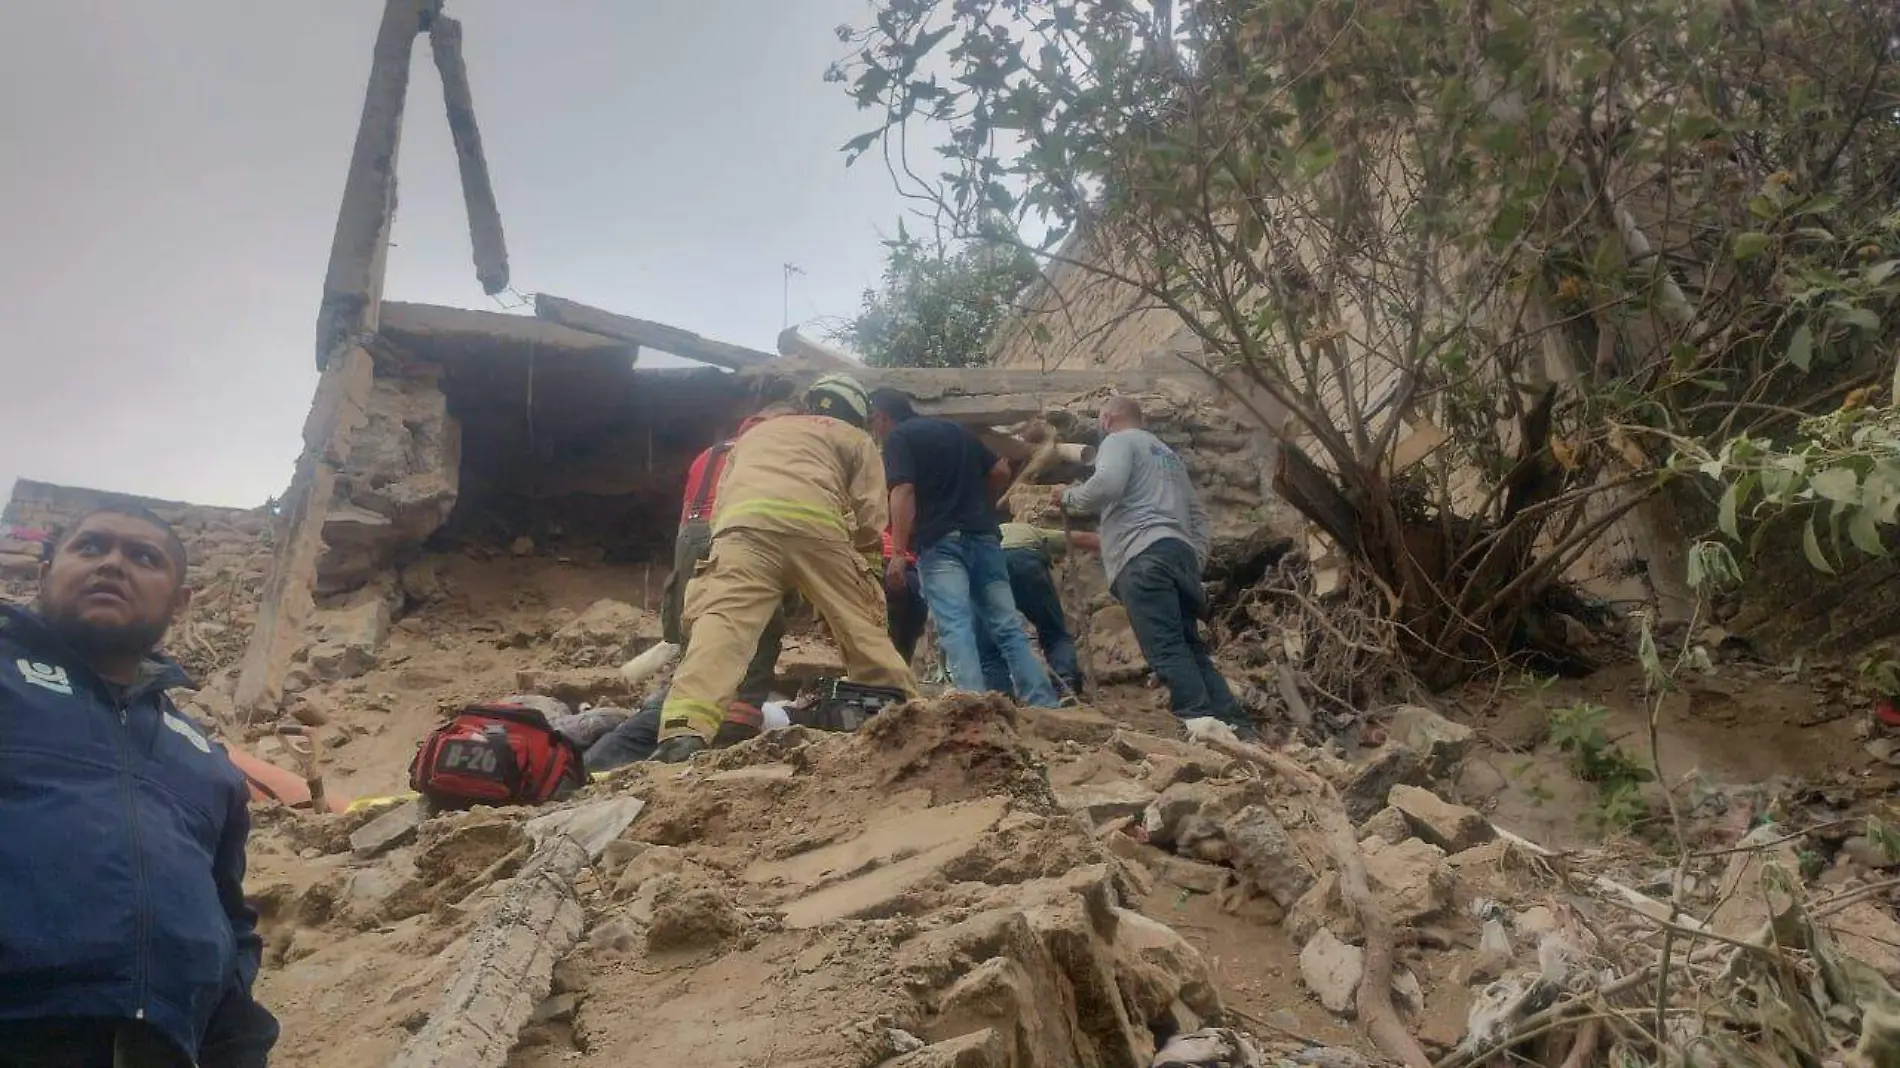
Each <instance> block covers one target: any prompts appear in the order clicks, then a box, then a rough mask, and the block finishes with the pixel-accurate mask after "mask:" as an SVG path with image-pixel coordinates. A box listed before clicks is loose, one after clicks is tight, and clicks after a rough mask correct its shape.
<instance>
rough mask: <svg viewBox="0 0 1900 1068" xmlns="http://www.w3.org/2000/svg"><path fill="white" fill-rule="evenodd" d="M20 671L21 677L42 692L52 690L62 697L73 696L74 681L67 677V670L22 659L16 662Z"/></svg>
mask: <svg viewBox="0 0 1900 1068" xmlns="http://www.w3.org/2000/svg"><path fill="white" fill-rule="evenodd" d="M14 666H15V667H18V668H19V669H20V677H21V678H22V679H25V680H26V681H27V682H30V683H32V684H33V685H35V686H38V687H39V688H40V689H42V690H51V691H53V692H54V693H56V694H59V695H60V696H62V697H71V696H72V695H73V680H71V679H69V678H67V677H66V669H65V668H63V667H57V666H55V665H53V664H36V663H34V662H33V661H31V660H28V659H26V658H25V657H21V658H20V659H19V660H17V661H15V662H14Z"/></svg>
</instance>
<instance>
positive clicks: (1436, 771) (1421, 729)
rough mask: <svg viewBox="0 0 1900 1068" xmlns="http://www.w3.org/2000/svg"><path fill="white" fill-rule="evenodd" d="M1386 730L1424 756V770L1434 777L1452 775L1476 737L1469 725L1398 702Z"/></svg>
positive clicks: (1418, 706)
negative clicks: (1398, 704)
mask: <svg viewBox="0 0 1900 1068" xmlns="http://www.w3.org/2000/svg"><path fill="white" fill-rule="evenodd" d="M1387 730H1388V734H1389V735H1390V736H1391V738H1392V739H1393V740H1394V741H1396V742H1398V743H1399V744H1400V745H1403V746H1405V747H1406V748H1408V749H1410V750H1412V751H1413V752H1415V753H1418V754H1420V755H1421V756H1423V757H1424V758H1425V770H1426V771H1428V772H1430V773H1431V775H1432V777H1434V778H1447V777H1449V776H1451V774H1452V773H1453V772H1455V771H1456V770H1457V769H1458V765H1459V764H1460V763H1461V762H1462V761H1463V760H1464V759H1465V755H1466V754H1467V753H1469V752H1471V747H1472V745H1473V743H1474V741H1475V739H1476V735H1475V734H1474V733H1473V731H1472V730H1471V728H1470V727H1467V726H1465V725H1464V724H1462V723H1453V722H1452V721H1451V720H1448V719H1446V718H1445V717H1443V716H1441V715H1439V714H1438V713H1436V712H1434V711H1432V710H1431V709H1429V708H1426V707H1424V706H1423V705H1400V706H1399V707H1398V709H1397V710H1396V711H1394V712H1393V713H1392V716H1391V718H1390V719H1389V721H1388V726H1387Z"/></svg>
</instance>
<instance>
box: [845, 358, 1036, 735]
mask: <svg viewBox="0 0 1900 1068" xmlns="http://www.w3.org/2000/svg"><path fill="white" fill-rule="evenodd" d="M871 434H872V436H873V437H875V438H877V439H878V441H879V442H880V443H882V445H883V446H884V480H885V482H886V483H888V484H889V486H890V495H891V556H890V560H889V562H888V563H887V564H886V565H885V583H886V585H887V586H888V587H889V588H890V589H892V590H897V589H901V588H902V583H903V582H904V566H905V565H904V554H905V553H906V552H907V551H913V552H915V553H916V554H917V571H918V574H919V577H921V578H922V580H923V594H924V603H925V604H927V605H929V606H930V614H931V615H932V616H934V617H936V620H937V640H938V642H939V643H940V644H941V645H942V646H943V656H944V660H945V661H946V662H947V663H948V665H949V667H950V680H951V682H953V683H954V684H955V685H956V687H957V689H959V690H967V691H971V692H981V691H983V690H985V689H987V688H988V687H987V686H986V685H985V683H984V679H983V662H982V658H981V656H980V655H979V653H978V651H977V638H976V635H977V631H978V629H979V628H981V629H982V631H983V633H985V634H987V635H988V636H989V638H990V640H991V641H992V642H994V643H995V644H996V648H997V650H998V651H1000V652H1001V653H1002V655H1003V662H1004V664H1006V665H1007V666H1008V668H1009V674H1010V678H1011V681H1012V682H1013V683H1014V686H1013V689H1014V691H1015V694H1016V699H1017V700H1019V701H1021V702H1022V703H1023V704H1026V705H1033V706H1040V707H1044V708H1050V707H1054V706H1055V705H1056V703H1057V697H1056V691H1055V687H1054V686H1052V685H1050V682H1049V676H1048V673H1047V672H1045V671H1044V670H1043V667H1042V663H1041V661H1039V660H1038V659H1037V658H1036V653H1035V650H1033V649H1031V648H1030V647H1029V636H1028V635H1027V634H1025V633H1024V632H1023V628H1022V625H1021V623H1019V622H1018V620H1017V612H1016V599H1015V597H1014V596H1013V595H1012V594H1011V593H1010V587H1009V567H1008V565H1007V564H1006V563H1005V562H1004V559H1003V545H1002V540H1001V534H1000V533H999V531H998V527H997V523H996V499H997V498H998V497H1000V496H1001V495H1002V493H1003V490H1005V489H1006V488H1008V486H1009V467H1008V466H1007V465H1006V464H1005V463H1004V462H1003V461H1002V460H1001V459H999V458H998V457H997V456H996V454H995V453H993V452H991V451H990V450H989V449H988V448H987V447H985V446H984V444H983V443H982V442H981V441H978V440H977V437H976V435H975V434H972V433H970V432H969V431H968V430H965V429H964V428H962V427H960V426H958V425H957V424H955V423H951V422H948V421H946V420H942V419H925V418H923V417H921V416H919V415H918V414H917V412H916V411H915V409H913V408H912V407H911V401H910V398H909V397H908V396H906V395H904V394H903V393H901V392H899V391H897V390H894V389H880V390H877V391H875V392H873V393H872V394H871Z"/></svg>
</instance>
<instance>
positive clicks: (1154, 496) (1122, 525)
mask: <svg viewBox="0 0 1900 1068" xmlns="http://www.w3.org/2000/svg"><path fill="white" fill-rule="evenodd" d="M1099 418H1100V425H1101V433H1102V444H1101V446H1100V448H1098V449H1097V450H1096V453H1095V473H1094V474H1093V475H1092V476H1090V477H1089V479H1088V481H1086V482H1084V483H1082V484H1081V485H1079V486H1074V487H1071V488H1069V489H1066V490H1059V491H1058V492H1057V496H1056V500H1057V502H1058V503H1059V504H1060V506H1061V507H1062V509H1063V510H1064V511H1065V512H1067V513H1068V514H1070V515H1100V516H1101V523H1100V524H1099V529H1100V537H1101V552H1102V566H1103V567H1104V569H1106V570H1107V572H1108V583H1109V589H1110V590H1111V591H1112V592H1113V593H1114V595H1115V599H1116V600H1118V601H1120V602H1121V603H1122V605H1123V606H1124V607H1125V608H1127V609H1128V623H1129V626H1130V628H1132V629H1133V630H1134V632H1135V641H1136V643H1137V644H1138V645H1140V647H1141V655H1142V657H1143V658H1144V659H1146V660H1147V661H1148V666H1149V667H1150V668H1151V669H1153V670H1154V673H1155V674H1156V675H1157V676H1159V677H1160V679H1161V682H1162V684H1163V685H1165V686H1166V687H1167V688H1168V701H1169V704H1170V706H1171V707H1172V709H1173V712H1174V714H1175V715H1176V716H1178V717H1180V718H1181V719H1183V720H1189V719H1197V718H1200V717H1203V716H1212V717H1213V718H1215V719H1218V720H1220V721H1222V722H1224V723H1226V724H1227V725H1229V726H1231V727H1233V728H1234V730H1235V732H1236V733H1238V734H1240V735H1241V736H1242V737H1243V738H1252V737H1254V736H1255V731H1254V728H1253V725H1252V723H1250V722H1249V720H1248V718H1247V714H1246V713H1245V712H1244V711H1243V710H1242V709H1241V707H1240V703H1239V702H1237V701H1235V700H1234V695H1233V692H1232V691H1231V690H1230V689H1229V688H1228V686H1227V680H1226V679H1225V678H1223V677H1222V676H1221V673H1220V670H1219V669H1218V668H1216V667H1215V666H1214V660H1213V657H1212V656H1211V655H1210V654H1209V652H1208V647H1207V642H1206V641H1205V640H1204V639H1203V638H1202V637H1201V620H1202V619H1203V618H1204V617H1205V616H1206V615H1207V591H1206V589H1205V588H1204V587H1202V585H1201V568H1202V567H1203V566H1205V564H1206V563H1207V552H1208V546H1209V540H1210V535H1209V527H1208V522H1207V510H1206V509H1205V508H1203V507H1202V506H1201V501H1200V498H1199V497H1198V496H1196V495H1195V492H1194V485H1193V483H1192V482H1191V481H1189V479H1188V472H1187V466H1186V465H1185V464H1183V463H1182V462H1181V458H1180V457H1179V456H1178V455H1176V454H1175V451H1174V450H1173V449H1171V448H1169V447H1168V446H1167V445H1166V444H1164V443H1163V442H1162V441H1161V439H1160V438H1157V437H1155V436H1154V435H1153V434H1151V433H1149V432H1148V430H1147V429H1146V427H1145V426H1144V425H1143V419H1142V414H1141V406H1140V405H1139V404H1136V403H1135V402H1134V401H1133V400H1131V399H1129V398H1128V397H1122V396H1111V397H1109V398H1108V399H1107V400H1106V401H1104V402H1103V403H1102V408H1101V412H1100V415H1099Z"/></svg>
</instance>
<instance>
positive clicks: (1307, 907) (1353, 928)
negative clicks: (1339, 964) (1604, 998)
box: [1286, 871, 1359, 942]
mask: <svg viewBox="0 0 1900 1068" xmlns="http://www.w3.org/2000/svg"><path fill="white" fill-rule="evenodd" d="M1322 927H1329V928H1331V929H1332V930H1334V931H1336V932H1338V933H1339V934H1340V935H1341V936H1342V937H1345V938H1350V939H1356V938H1358V937H1359V921H1358V920H1357V919H1356V918H1354V917H1353V916H1352V915H1350V914H1349V913H1347V911H1346V908H1345V903H1344V901H1343V900H1342V899H1341V898H1340V896H1339V876H1338V875H1337V874H1335V873H1333V872H1330V871H1329V872H1324V873H1322V874H1321V875H1320V877H1319V879H1318V880H1317V881H1315V882H1314V883H1313V887H1312V889H1310V890H1308V891H1307V892H1306V893H1305V894H1303V895H1301V897H1300V899H1299V900H1298V901H1296V902H1294V903H1293V907H1292V908H1290V909H1288V910H1287V913H1286V933H1287V934H1289V935H1291V936H1292V937H1293V940H1294V941H1295V942H1305V941H1307V940H1308V939H1310V938H1312V937H1313V936H1314V935H1316V934H1318V933H1319V929H1320V928H1322Z"/></svg>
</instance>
